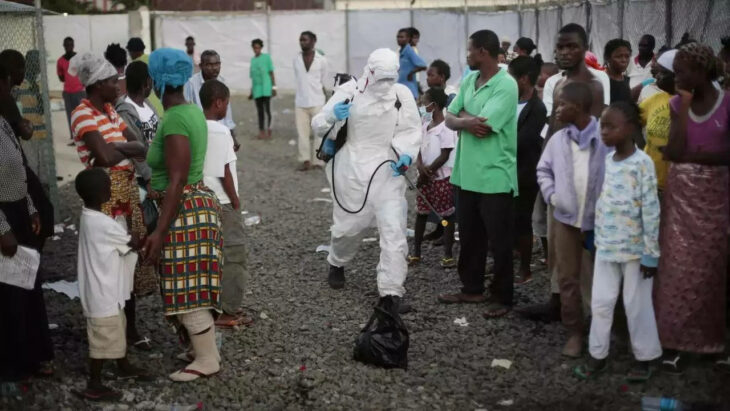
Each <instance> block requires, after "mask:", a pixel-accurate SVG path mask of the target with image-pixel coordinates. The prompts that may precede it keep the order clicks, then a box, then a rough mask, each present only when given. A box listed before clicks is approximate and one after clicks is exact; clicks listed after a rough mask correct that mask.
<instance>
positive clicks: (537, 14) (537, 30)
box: [535, 0, 540, 44]
mask: <svg viewBox="0 0 730 411" xmlns="http://www.w3.org/2000/svg"><path fill="white" fill-rule="evenodd" d="M538 1H539V0H535V43H537V44H540V8H539V7H538Z"/></svg>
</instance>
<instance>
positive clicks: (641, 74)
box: [626, 56, 651, 88]
mask: <svg viewBox="0 0 730 411" xmlns="http://www.w3.org/2000/svg"><path fill="white" fill-rule="evenodd" d="M626 76H628V77H629V87H630V88H634V87H636V86H638V85H639V84H640V83H641V82H642V81H644V80H646V79H648V78H651V60H649V62H648V63H646V67H641V64H639V56H636V57H633V58H631V59H630V60H629V67H627V68H626Z"/></svg>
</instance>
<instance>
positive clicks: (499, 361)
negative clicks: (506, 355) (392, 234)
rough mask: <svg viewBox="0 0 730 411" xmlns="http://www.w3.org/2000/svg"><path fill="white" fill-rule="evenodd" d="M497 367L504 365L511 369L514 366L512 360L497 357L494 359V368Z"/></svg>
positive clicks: (505, 367) (503, 366)
mask: <svg viewBox="0 0 730 411" xmlns="http://www.w3.org/2000/svg"><path fill="white" fill-rule="evenodd" d="M496 367H502V368H504V369H506V370H509V369H510V367H512V361H510V360H504V359H499V358H495V359H493V360H492V368H496Z"/></svg>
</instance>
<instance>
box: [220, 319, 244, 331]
mask: <svg viewBox="0 0 730 411" xmlns="http://www.w3.org/2000/svg"><path fill="white" fill-rule="evenodd" d="M240 325H242V324H241V317H235V318H232V319H230V320H227V321H222V320H221V319H220V318H219V319H217V320H216V321H215V328H220V329H224V330H230V329H233V328H236V327H238V326H240Z"/></svg>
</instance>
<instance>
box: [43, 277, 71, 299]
mask: <svg viewBox="0 0 730 411" xmlns="http://www.w3.org/2000/svg"><path fill="white" fill-rule="evenodd" d="M42 288H44V289H46V290H53V291H55V292H57V293H61V294H65V295H66V296H67V297H68V298H70V299H74V298H80V297H79V295H80V294H79V282H78V281H73V282H72V281H66V280H61V281H56V282H54V283H45V284H43V287H42Z"/></svg>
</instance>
